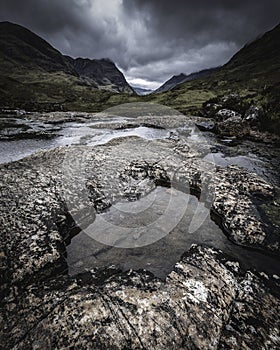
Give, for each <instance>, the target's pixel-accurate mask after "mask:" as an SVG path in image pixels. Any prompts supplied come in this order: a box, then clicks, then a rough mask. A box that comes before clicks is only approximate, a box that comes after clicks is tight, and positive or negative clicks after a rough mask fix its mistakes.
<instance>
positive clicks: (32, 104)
mask: <svg viewBox="0 0 280 350" xmlns="http://www.w3.org/2000/svg"><path fill="white" fill-rule="evenodd" d="M0 47H1V49H0V106H8V107H20V108H26V109H37V108H38V109H60V108H68V109H69V108H79V109H80V108H82V109H83V108H89V106H90V105H94V108H98V109H100V108H99V106H98V105H99V104H100V105H101V104H102V103H103V101H104V100H107V99H108V98H110V95H111V94H112V93H120V92H126V93H129V94H133V93H134V91H133V89H132V88H131V87H130V86H129V84H128V83H127V81H126V80H125V77H124V76H123V74H122V73H121V72H120V71H119V70H118V68H117V67H116V66H115V64H114V63H113V62H112V61H110V60H108V59H101V60H90V59H82V58H78V59H72V58H70V57H67V56H64V55H62V54H61V53H60V52H59V51H58V50H56V49H55V48H53V47H52V46H51V45H50V44H49V43H47V42H46V41H45V40H43V39H42V38H40V37H39V36H38V35H36V34H34V33H32V32H31V31H30V30H28V29H26V28H24V27H22V26H20V25H17V24H13V23H9V22H1V23H0ZM104 90H107V91H104ZM100 107H101V106H100Z"/></svg>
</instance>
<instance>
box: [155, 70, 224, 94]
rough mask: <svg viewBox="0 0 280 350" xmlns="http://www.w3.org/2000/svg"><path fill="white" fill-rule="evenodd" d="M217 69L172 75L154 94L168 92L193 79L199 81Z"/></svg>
mask: <svg viewBox="0 0 280 350" xmlns="http://www.w3.org/2000/svg"><path fill="white" fill-rule="evenodd" d="M218 69H219V68H218V67H217V68H209V69H203V70H201V71H199V72H195V73H191V74H188V75H186V74H184V73H181V74H179V75H173V77H172V78H170V79H169V80H167V81H166V82H165V83H164V84H163V85H162V86H160V87H159V88H158V89H156V90H155V93H161V92H165V91H169V90H171V89H173V88H174V87H175V86H177V85H179V84H182V83H185V82H186V81H191V80H195V79H200V78H203V77H206V76H208V75H210V74H213V73H215V72H216V71H217V70H218Z"/></svg>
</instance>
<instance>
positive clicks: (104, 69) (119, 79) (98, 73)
mask: <svg viewBox="0 0 280 350" xmlns="http://www.w3.org/2000/svg"><path fill="white" fill-rule="evenodd" d="M67 59H68V61H69V62H70V64H71V65H72V66H73V67H74V69H75V71H76V72H77V73H78V74H79V76H80V77H81V78H83V79H84V80H85V81H86V82H87V83H89V84H90V85H92V86H95V87H97V88H98V87H101V88H102V87H103V88H107V89H110V90H112V91H115V92H126V93H133V90H132V88H131V87H130V86H129V85H128V83H127V81H126V80H125V77H124V75H123V74H122V72H121V71H120V70H119V69H118V68H117V67H116V66H115V64H114V63H113V62H112V61H111V60H110V59H105V58H103V59H101V60H90V59H88V58H76V59H73V58H71V57H67Z"/></svg>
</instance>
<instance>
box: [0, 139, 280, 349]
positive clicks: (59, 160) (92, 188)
mask: <svg viewBox="0 0 280 350" xmlns="http://www.w3.org/2000/svg"><path fill="white" fill-rule="evenodd" d="M81 174H82V176H81ZM0 175H1V176H0V178H1V218H0V222H1V228H2V239H1V243H0V244H1V253H0V258H1V271H2V282H3V283H2V287H3V290H2V292H3V295H2V296H3V300H2V309H1V329H2V332H3V333H2V336H1V339H2V340H1V341H2V347H3V348H4V349H6V348H7V349H32V348H33V349H55V348H59V349H61V348H74V349H75V348H79V349H87V348H88V349H150V348H154V349H184V348H190V349H196V348H197V349H217V348H219V349H240V348H246V347H247V348H267V349H276V348H277V347H279V311H280V310H279V299H278V297H277V296H276V295H275V294H274V293H275V290H276V288H277V280H276V278H275V279H271V278H270V279H269V280H267V281H266V279H264V278H262V277H261V276H257V275H256V274H253V273H252V272H244V271H241V269H240V267H239V265H238V263H237V262H232V261H230V259H229V258H227V257H225V256H224V255H223V254H222V252H220V251H216V250H214V249H212V248H206V247H205V248H203V247H200V246H194V247H193V248H192V249H191V251H190V252H189V253H186V254H185V255H184V256H183V258H182V259H181V261H180V262H178V263H177V264H176V266H175V268H174V270H173V271H172V272H171V273H170V274H169V275H168V277H167V279H166V281H162V280H159V279H156V278H155V277H154V276H153V275H151V274H150V273H148V272H145V271H144V272H143V271H142V272H128V273H121V272H119V271H116V270H114V269H111V270H110V269H109V270H106V269H105V270H103V271H102V270H96V271H95V274H94V275H92V274H90V275H81V276H80V277H77V278H72V279H71V278H69V277H67V264H66V262H65V242H66V241H67V240H69V238H70V237H71V235H73V234H75V232H76V231H75V230H77V229H78V228H77V227H76V226H77V224H78V225H79V226H80V227H83V226H86V225H87V224H88V220H93V219H94V217H95V214H96V212H98V211H102V210H105V209H106V208H108V207H109V206H110V205H112V203H114V202H115V201H118V200H119V199H120V198H127V199H129V200H135V199H137V198H138V197H139V196H143V195H145V194H147V193H149V192H150V191H152V190H153V189H154V188H155V187H156V186H157V185H158V184H161V185H164V186H174V187H178V188H179V189H181V190H182V191H186V192H188V191H193V192H194V193H196V195H197V196H199V197H200V200H201V201H204V202H206V203H207V204H208V205H209V207H211V210H212V212H213V213H214V214H215V215H216V216H218V217H219V218H220V220H221V223H220V224H221V225H222V226H223V227H224V230H225V232H226V233H227V234H228V235H229V236H230V238H231V239H232V240H233V241H234V242H236V243H238V244H242V245H246V246H250V247H255V248H261V249H265V250H267V251H270V252H271V251H273V252H277V251H279V240H278V239H277V235H273V230H272V228H271V226H270V223H269V222H266V221H265V220H264V219H263V218H262V217H261V215H260V213H259V211H258V207H257V206H256V202H257V201H262V202H266V201H269V200H271V199H272V198H273V196H274V189H273V187H272V186H271V185H269V184H268V183H267V182H265V181H264V180H263V179H261V178H260V177H258V176H256V175H253V174H251V173H248V172H247V171H245V170H244V169H241V168H238V167H236V166H230V167H227V168H216V167H214V166H208V165H206V164H205V162H202V161H201V160H199V159H198V158H197V152H196V150H195V149H193V148H192V147H190V145H189V144H187V143H184V142H182V140H180V139H178V138H176V137H171V138H170V139H168V140H157V141H147V140H144V139H140V138H137V137H130V138H125V139H116V140H113V141H111V142H109V143H108V144H106V145H103V146H98V147H94V148H91V147H77V148H74V147H72V148H67V147H66V148H59V149H55V150H51V151H45V152H40V153H38V154H36V155H33V156H31V157H28V158H26V159H23V160H21V161H18V162H14V163H10V164H6V165H2V166H1V167H0ZM70 214H71V215H70ZM71 216H74V217H75V216H78V217H79V222H78V223H77V222H76V223H75V222H74V221H73V219H71ZM62 272H64V274H62ZM268 282H269V283H268ZM268 284H270V286H269V285H268ZM270 287H272V289H271V290H270Z"/></svg>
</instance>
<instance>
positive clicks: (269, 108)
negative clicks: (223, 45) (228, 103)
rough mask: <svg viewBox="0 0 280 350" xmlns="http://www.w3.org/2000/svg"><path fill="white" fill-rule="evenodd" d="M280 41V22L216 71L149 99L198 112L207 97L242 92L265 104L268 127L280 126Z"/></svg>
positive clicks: (190, 111) (246, 99) (185, 111)
mask: <svg viewBox="0 0 280 350" xmlns="http://www.w3.org/2000/svg"><path fill="white" fill-rule="evenodd" d="M279 42H280V24H278V25H277V26H276V27H275V28H273V29H272V30H270V31H269V32H267V33H265V34H263V35H261V36H259V37H258V38H257V39H256V40H254V41H253V42H251V43H249V44H247V45H245V46H244V47H243V48H242V49H241V50H240V51H238V52H237V53H236V54H235V55H234V56H233V57H232V58H231V60H230V61H229V62H228V63H227V64H225V65H224V66H222V67H221V68H219V69H218V70H217V71H216V72H214V73H213V74H210V75H208V76H204V77H202V78H199V79H195V80H191V81H187V82H184V83H181V84H179V85H177V86H176V87H174V88H173V89H172V90H170V91H166V92H163V93H160V94H153V95H151V96H148V98H149V101H152V102H156V103H160V104H164V105H168V106H170V107H173V108H175V109H178V110H180V111H181V112H183V113H186V114H189V113H197V112H198V110H199V109H200V108H201V106H202V104H203V103H204V102H205V101H207V100H208V99H211V98H213V97H215V96H218V95H225V94H230V93H239V94H240V95H241V96H242V98H243V99H244V102H248V103H250V104H254V105H256V106H258V107H260V108H261V110H262V112H263V124H264V126H265V127H266V128H267V129H269V130H272V131H276V128H277V129H278V130H280V107H279V101H280V73H279V72H280V45H279ZM146 100H147V99H146Z"/></svg>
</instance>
